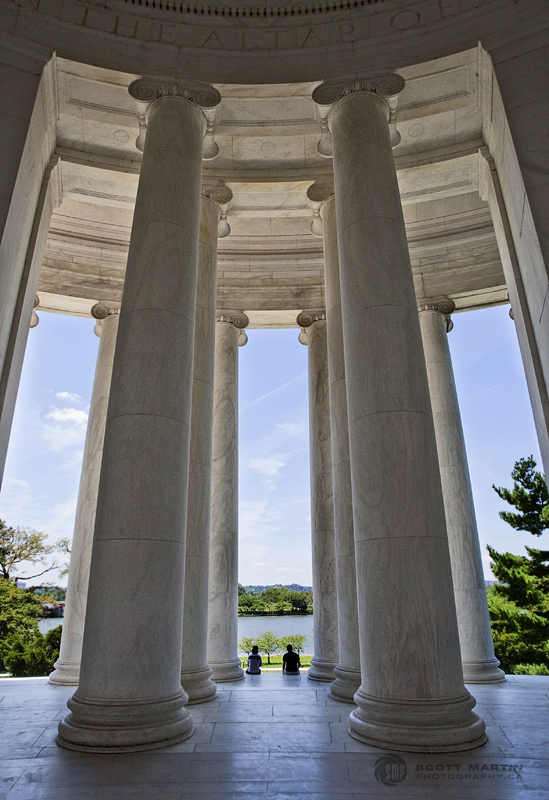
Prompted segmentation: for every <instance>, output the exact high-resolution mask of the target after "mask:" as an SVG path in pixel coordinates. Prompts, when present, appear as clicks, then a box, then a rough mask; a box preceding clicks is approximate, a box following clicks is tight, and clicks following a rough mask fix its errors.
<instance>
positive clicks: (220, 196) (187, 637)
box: [181, 184, 232, 705]
mask: <svg viewBox="0 0 549 800" xmlns="http://www.w3.org/2000/svg"><path fill="white" fill-rule="evenodd" d="M231 198H232V192H231V190H230V189H229V187H228V186H225V185H224V184H220V185H213V186H208V185H207V186H204V187H203V188H202V198H201V208H200V243H199V247H198V283H197V290H196V330H195V340H194V369H193V400H192V413H191V451H190V460H189V501H188V507H187V548H186V557H185V600H184V603H183V647H182V655H181V685H182V686H183V688H184V689H185V691H186V692H187V694H188V696H189V701H188V705H192V704H194V703H205V702H207V701H208V700H211V699H212V698H214V697H215V696H216V691H217V689H216V686H215V683H214V682H213V681H212V680H210V678H211V675H212V669H211V667H210V666H209V665H208V570H209V560H210V556H209V550H210V494H211V483H212V427H213V400H214V357H215V327H216V322H215V319H216V313H215V310H216V306H215V301H216V288H217V283H216V275H217V239H218V237H224V236H227V235H228V233H229V232H230V227H229V228H228V230H227V227H228V224H227V223H226V222H225V223H224V220H223V219H222V214H223V213H224V209H225V208H226V206H227V203H229V201H230V200H231ZM225 216H226V212H225Z"/></svg>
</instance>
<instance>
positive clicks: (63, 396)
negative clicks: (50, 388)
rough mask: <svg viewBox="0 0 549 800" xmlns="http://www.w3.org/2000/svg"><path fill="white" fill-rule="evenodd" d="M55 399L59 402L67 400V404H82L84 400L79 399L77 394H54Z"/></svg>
mask: <svg viewBox="0 0 549 800" xmlns="http://www.w3.org/2000/svg"><path fill="white" fill-rule="evenodd" d="M55 396H56V397H59V398H60V399H61V400H68V401H69V403H78V404H80V403H83V402H84V398H83V397H81V396H80V395H79V394H73V393H72V392H56V393H55Z"/></svg>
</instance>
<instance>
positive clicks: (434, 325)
mask: <svg viewBox="0 0 549 800" xmlns="http://www.w3.org/2000/svg"><path fill="white" fill-rule="evenodd" d="M419 320H420V324H421V333H422V337H423V348H424V351H425V361H426V363H427V376H428V379H429V389H430V392H431V405H432V407H433V420H434V423H435V434H436V440H437V450H438V460H439V465H440V477H441V480H442V493H443V496H444V507H445V510H446V526H447V528H448V544H449V547H450V561H451V563H452V575H453V581H454V596H455V600H456V611H457V620H458V629H459V640H460V646H461V661H462V666H463V678H464V680H465V683H500V682H501V681H504V680H505V675H504V674H503V672H502V670H500V669H499V661H498V660H497V658H496V657H495V656H494V645H493V642H492V631H491V628H490V617H489V614H488V604H487V602H486V587H485V584H484V572H483V570H482V557H481V552H480V544H479V540H478V531H477V521H476V515H475V506H474V503H473V492H472V489H471V480H470V477H469V467H468V464H467V452H466V449H465V439H464V438H463V429H462V426H461V415H460V411H459V403H458V398H457V393H456V386H455V380H454V372H453V369H452V359H451V356H450V348H449V347H448V336H447V333H446V320H445V317H444V315H443V314H442V313H441V312H440V311H439V310H438V308H437V307H428V306H427V307H423V308H422V309H420V313H419Z"/></svg>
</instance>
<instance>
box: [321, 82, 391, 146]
mask: <svg viewBox="0 0 549 800" xmlns="http://www.w3.org/2000/svg"><path fill="white" fill-rule="evenodd" d="M405 85H406V81H405V80H404V78H403V77H402V75H398V74H397V73H395V72H388V73H384V74H381V75H372V76H371V77H362V78H356V79H354V80H352V79H350V80H343V81H341V80H339V81H325V82H324V83H321V84H319V85H318V86H317V87H316V88H315V89H314V90H313V95H312V97H313V102H314V103H316V106H317V110H318V115H319V121H320V130H321V134H320V141H319V143H318V145H317V149H318V153H319V155H321V156H324V158H331V157H332V135H331V132H330V116H331V112H332V110H333V109H334V107H335V106H336V105H337V104H338V103H340V102H342V101H343V100H345V98H346V97H349V96H350V95H354V94H356V93H357V92H364V93H365V94H366V95H370V96H375V97H377V98H379V99H380V100H381V101H382V102H383V103H384V104H385V106H386V110H387V122H388V124H389V128H390V134H391V144H392V146H393V147H396V146H397V145H398V144H400V134H399V132H398V131H397V129H396V112H397V108H398V97H399V95H400V93H401V92H402V90H403V89H404V86H405Z"/></svg>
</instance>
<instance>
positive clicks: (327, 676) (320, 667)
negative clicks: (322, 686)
mask: <svg viewBox="0 0 549 800" xmlns="http://www.w3.org/2000/svg"><path fill="white" fill-rule="evenodd" d="M336 667H337V663H336V662H335V661H323V659H321V658H315V657H313V658H311V666H310V668H309V672H308V673H307V677H308V678H309V680H311V681H326V682H328V681H329V682H330V683H331V682H332V681H333V680H334V676H335V672H334V670H335V668H336Z"/></svg>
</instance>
